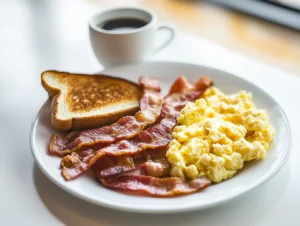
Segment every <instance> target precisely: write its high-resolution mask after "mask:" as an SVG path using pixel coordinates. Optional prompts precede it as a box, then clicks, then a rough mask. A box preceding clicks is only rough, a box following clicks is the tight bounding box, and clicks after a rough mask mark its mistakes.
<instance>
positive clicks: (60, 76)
mask: <svg viewBox="0 0 300 226" xmlns="http://www.w3.org/2000/svg"><path fill="white" fill-rule="evenodd" d="M41 80H42V85H43V87H44V88H45V91H46V92H47V93H48V95H49V99H48V100H47V101H46V102H45V104H44V105H43V106H42V107H41V109H40V111H39V112H38V113H37V115H36V117H35V118H34V121H33V123H32V127H31V135H30V136H31V137H30V143H31V149H32V153H33V156H34V158H35V160H36V162H37V164H38V166H39V168H40V169H41V170H42V172H43V173H44V174H45V175H46V176H47V177H48V178H49V179H50V180H51V181H52V182H54V183H55V184H57V185H58V186H59V187H61V188H62V189H64V190H66V191H67V192H69V193H71V194H73V195H75V196H77V197H79V198H81V199H84V200H86V201H89V202H92V203H95V204H98V205H101V206H105V207H110V208H115V209H119V210H126V211H132V212H147V213H166V212H169V213H174V212H184V211H191V210H199V209H204V208H208V207H212V206H215V205H219V204H221V203H224V202H225V201H229V200H231V199H233V198H235V197H238V196H239V195H241V194H244V193H245V192H247V191H250V190H252V189H253V188H255V187H257V186H258V185H260V184H262V183H263V182H265V181H267V180H268V179H270V178H271V177H272V176H273V175H275V173H276V172H277V171H278V170H279V169H280V168H281V167H282V166H283V165H284V163H285V162H286V160H287V159H288V156H289V152H290V149H291V143H292V142H291V139H292V138H291V129H290V125H289V122H288V119H287V117H286V115H285V113H284V111H283V110H282V108H281V107H280V105H279V104H278V103H277V102H276V101H275V100H274V99H273V98H272V97H271V96H270V95H269V94H267V93H266V92H264V91H263V89H261V88H259V87H258V86H256V85H254V84H252V83H251V82H249V81H247V80H245V79H242V78H240V77H238V76H235V75H232V74H229V73H226V72H223V71H219V70H216V69H212V68H207V67H203V66H199V65H192V64H185V63H175V62H144V63H138V64H132V65H123V66H118V67H114V68H110V69H107V70H106V71H103V72H101V73H98V74H96V75H83V74H75V73H67V72H57V71H45V72H43V73H42V75H41Z"/></svg>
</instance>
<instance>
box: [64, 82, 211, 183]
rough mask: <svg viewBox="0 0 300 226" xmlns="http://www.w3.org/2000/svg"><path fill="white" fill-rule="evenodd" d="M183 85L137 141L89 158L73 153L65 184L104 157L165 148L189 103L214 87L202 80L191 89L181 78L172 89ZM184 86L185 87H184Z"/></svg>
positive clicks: (66, 164)
mask: <svg viewBox="0 0 300 226" xmlns="http://www.w3.org/2000/svg"><path fill="white" fill-rule="evenodd" d="M176 84H180V87H181V89H176V92H173V93H172V92H170V93H169V94H168V96H167V97H166V98H165V99H164V103H163V108H162V111H161V114H160V117H159V119H158V120H157V122H156V123H155V125H153V126H152V127H150V128H148V129H146V130H144V131H142V132H140V133H139V134H138V135H137V136H136V137H134V138H131V139H128V140H121V141H118V142H116V143H114V144H111V145H108V146H106V147H104V148H101V149H99V150H97V151H93V152H92V153H91V154H90V155H87V156H85V157H83V158H82V157H81V156H80V153H76V152H72V153H71V154H70V155H68V156H65V157H64V158H63V159H62V161H61V168H62V175H63V177H64V178H65V179H66V180H72V179H74V178H76V177H78V176H79V175H80V174H82V173H83V172H85V171H86V170H88V169H89V168H90V167H91V166H92V165H93V164H94V163H95V162H96V161H97V160H98V159H99V158H101V157H102V156H103V155H109V156H122V155H133V154H137V153H139V152H141V151H143V150H147V149H152V150H157V149H160V148H165V147H166V146H167V145H168V144H169V142H170V141H171V139H172V135H171V132H172V129H173V128H174V126H175V125H176V122H177V117H178V116H179V113H180V110H181V109H182V108H183V107H184V106H185V105H186V104H187V103H188V102H189V101H195V100H196V99H197V98H199V97H200V96H201V94H202V93H203V92H204V91H205V90H206V89H207V88H208V87H209V86H211V85H212V81H211V80H209V79H208V78H206V77H202V78H201V79H200V80H199V81H198V82H197V83H196V84H195V85H193V86H192V85H190V84H189V83H188V82H187V81H186V80H185V79H184V78H183V77H179V78H178V79H177V80H176V81H175V83H174V84H173V86H172V87H176ZM182 84H185V85H182Z"/></svg>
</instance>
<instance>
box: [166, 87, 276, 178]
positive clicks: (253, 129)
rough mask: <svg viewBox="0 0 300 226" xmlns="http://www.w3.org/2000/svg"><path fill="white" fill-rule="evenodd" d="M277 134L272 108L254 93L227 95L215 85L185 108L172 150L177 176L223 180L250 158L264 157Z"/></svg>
mask: <svg viewBox="0 0 300 226" xmlns="http://www.w3.org/2000/svg"><path fill="white" fill-rule="evenodd" d="M274 134H275V130H274V128H273V127H272V126H271V125H270V124H269V122H268V115H267V112H266V110H263V109H257V108H256V107H255V105H254V103H253V101H252V94H251V93H248V92H245V91H240V92H239V93H236V94H232V95H225V94H224V93H222V92H221V91H220V90H219V89H217V88H215V87H212V88H210V89H208V90H207V91H206V92H205V93H204V94H203V98H201V99H199V100H197V101H196V102H195V103H192V102H190V103H188V104H187V105H186V106H185V107H184V108H183V109H182V111H181V112H180V116H179V118H178V125H177V126H176V127H175V128H174V130H173V134H172V136H173V140H172V141H171V142H170V144H169V146H168V151H167V154H166V155H167V159H168V161H169V162H170V163H171V165H172V166H171V175H172V176H175V177H181V178H189V179H194V178H197V177H200V176H204V175H206V176H207V177H208V178H209V179H210V180H211V181H214V182H221V181H222V180H226V179H228V178H230V177H232V176H233V175H234V174H235V173H236V172H237V170H239V169H241V168H242V167H243V164H244V162H245V161H251V160H257V159H262V158H264V157H265V155H266V151H267V149H268V148H269V144H270V142H271V141H272V139H273V137H274Z"/></svg>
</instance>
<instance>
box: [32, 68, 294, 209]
mask: <svg viewBox="0 0 300 226" xmlns="http://www.w3.org/2000/svg"><path fill="white" fill-rule="evenodd" d="M104 73H106V74H110V75H114V76H118V77H124V78H126V79H129V80H132V81H137V80H138V77H139V76H141V75H146V76H151V77H154V78H157V79H159V81H160V82H161V86H162V88H163V91H164V93H166V91H167V90H168V88H169V86H170V85H171V83H172V82H173V81H174V80H175V79H176V78H177V77H178V76H179V75H184V76H185V77H186V78H187V79H188V80H189V81H196V80H197V79H199V77H201V76H202V75H208V76H209V77H210V78H211V79H213V81H214V82H215V86H216V87H218V88H220V89H221V90H222V91H223V92H225V93H227V94H230V93H235V92H238V91H240V90H242V89H244V90H247V91H250V92H252V94H253V99H254V102H255V103H256V105H257V107H259V108H264V109H267V111H268V114H269V118H270V122H271V123H272V125H274V127H275V129H276V132H277V133H276V136H275V139H274V141H273V143H272V145H271V147H270V148H269V150H268V153H267V155H266V158H265V159H264V160H261V161H254V162H252V163H250V164H247V165H246V166H245V167H244V168H243V169H242V170H241V171H240V172H239V173H238V174H236V175H235V176H234V177H233V178H231V179H229V180H227V181H224V182H222V183H219V184H214V185H211V186H209V187H208V188H206V189H205V190H203V191H201V192H198V193H195V194H191V195H186V196H180V197H173V198H152V197H143V196H133V195H127V194H124V193H119V192H117V191H114V190H110V189H107V188H105V187H102V186H101V185H100V184H99V183H98V182H97V181H96V179H95V178H94V176H93V174H92V173H91V171H89V172H87V173H85V174H84V175H82V176H80V177H79V178H77V179H75V180H73V181H68V182H67V181H65V180H64V179H63V178H62V176H61V174H60V168H59V163H60V158H58V157H53V156H50V155H48V153H47V145H48V142H49V138H50V136H51V134H52V133H58V134H59V132H57V131H55V130H54V129H53V128H52V127H51V124H50V101H47V102H46V103H45V104H44V105H43V106H42V107H41V109H40V111H39V112H38V114H37V116H36V117H35V119H34V121H33V124H32V128H31V135H30V136H31V137H30V142H31V149H32V153H33V156H34V158H35V160H36V162H37V164H38V165H39V167H40V169H41V170H42V171H43V172H44V174H45V175H46V176H47V177H49V178H50V180H51V181H53V182H54V183H55V184H57V185H58V186H60V187H61V188H62V189H64V190H66V191H67V192H70V193H71V194H73V195H75V196H77V197H79V198H82V199H84V200H87V201H90V202H92V203H95V204H98V205H101V206H105V207H110V208H115V209H120V210H126V211H132V212H148V213H166V212H170V213H174V212H183V211H190V210H196V209H204V208H208V207H211V206H214V205H219V204H221V203H223V202H225V201H228V200H231V199H233V198H235V197H237V196H239V195H241V194H243V193H245V192H247V191H250V190H251V189H253V188H255V187H257V186H258V185H260V184H262V183H263V182H265V181H266V180H268V179H269V178H271V177H272V176H273V175H274V174H275V173H276V172H277V171H278V170H279V169H280V168H281V167H282V166H283V164H284V163H285V162H286V160H287V158H288V155H289V152H290V148H291V130H290V126H289V123H288V120H287V117H286V115H285V113H284V112H283V110H282V109H281V107H280V106H279V105H278V103H277V102H276V101H275V100H274V99H273V98H272V97H270V96H269V95H268V94H267V93H265V92H264V91H263V90H262V89H260V88H259V87H257V86H255V85H253V84H252V83H250V82H248V81H246V80H244V79H242V78H240V77H237V76H234V75H231V74H228V73H225V72H222V71H218V70H215V69H211V68H206V67H202V66H199V65H191V64H183V63H171V62H146V63H140V64H135V65H126V66H119V67H115V68H111V69H109V70H107V71H105V72H104Z"/></svg>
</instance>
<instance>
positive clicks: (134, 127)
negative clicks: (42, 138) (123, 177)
mask: <svg viewBox="0 0 300 226" xmlns="http://www.w3.org/2000/svg"><path fill="white" fill-rule="evenodd" d="M139 84H140V85H141V86H142V87H143V89H144V94H143V96H142V98H141V100H140V111H138V112H137V113H136V114H135V115H134V116H124V117H122V118H121V119H120V120H119V121H118V122H116V123H114V124H112V125H110V126H103V127H100V128H97V129H89V130H83V131H74V132H71V133H69V134H68V135H67V136H66V137H60V136H58V135H55V134H53V135H52V136H51V138H50V144H49V147H48V151H49V153H50V154H52V155H57V156H65V155H67V154H70V153H71V152H73V151H76V150H79V149H80V148H81V147H83V146H91V145H94V144H111V143H114V142H116V141H117V140H122V139H129V138H131V137H134V136H136V135H137V134H138V133H139V132H140V131H142V130H143V129H144V128H145V127H146V126H148V125H150V124H152V123H153V122H155V121H156V119H157V118H158V116H159V115H160V111H161V108H162V97H161V94H160V90H161V89H160V86H159V82H158V81H157V80H155V79H151V78H148V77H141V78H140V80H139Z"/></svg>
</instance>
